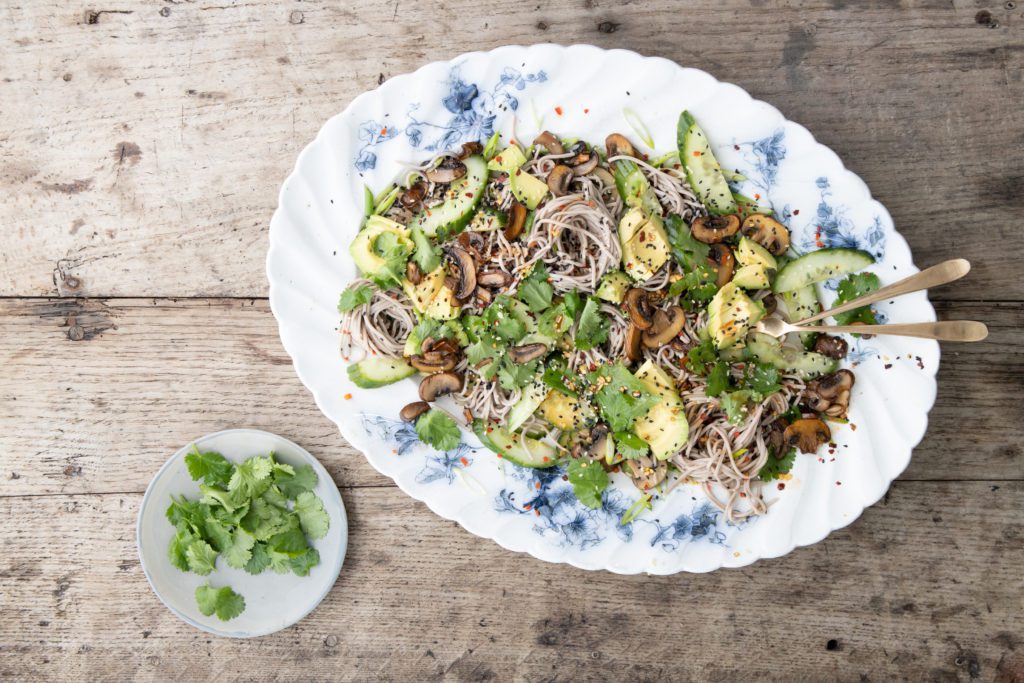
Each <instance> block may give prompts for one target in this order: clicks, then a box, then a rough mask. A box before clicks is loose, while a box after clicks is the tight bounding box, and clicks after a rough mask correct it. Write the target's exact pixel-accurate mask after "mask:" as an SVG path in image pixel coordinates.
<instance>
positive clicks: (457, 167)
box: [423, 157, 466, 183]
mask: <svg viewBox="0 0 1024 683" xmlns="http://www.w3.org/2000/svg"><path fill="white" fill-rule="evenodd" d="M423 175H424V176H426V178H427V180H429V181H430V182H432V183H450V182H452V181H453V180H456V179H458V178H461V177H462V176H464V175H466V165H465V164H464V163H462V162H461V161H459V160H458V159H456V158H455V157H445V158H444V160H443V161H441V163H440V164H439V165H438V166H437V167H436V168H432V169H430V170H429V171H424V172H423Z"/></svg>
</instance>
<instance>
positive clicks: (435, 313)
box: [423, 283, 462, 320]
mask: <svg viewBox="0 0 1024 683" xmlns="http://www.w3.org/2000/svg"><path fill="white" fill-rule="evenodd" d="M461 310H462V307H461V306H459V304H458V302H457V301H456V300H455V292H453V291H452V290H451V288H450V287H449V286H448V285H446V284H443V283H442V285H441V289H439V290H438V292H437V294H436V295H435V296H434V298H433V299H431V300H430V303H429V304H428V305H427V309H426V310H425V311H424V312H423V314H424V315H425V316H427V317H428V318H433V319H434V320H452V319H453V318H458V317H459V312H460V311H461Z"/></svg>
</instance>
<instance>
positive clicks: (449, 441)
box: [416, 408, 462, 451]
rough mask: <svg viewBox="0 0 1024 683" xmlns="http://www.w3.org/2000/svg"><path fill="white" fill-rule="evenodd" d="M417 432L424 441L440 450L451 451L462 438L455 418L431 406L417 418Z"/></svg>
mask: <svg viewBox="0 0 1024 683" xmlns="http://www.w3.org/2000/svg"><path fill="white" fill-rule="evenodd" d="M416 434H418V435H419V437H420V440H421V441H423V443H426V444H429V445H430V446H432V447H433V448H435V449H437V450H439V451H450V450H452V449H453V448H455V447H456V446H458V445H459V442H460V441H461V440H462V433H461V432H460V431H459V426H458V425H457V424H455V420H453V419H452V418H451V417H449V416H448V414H447V413H445V412H444V411H441V410H438V409H437V408H431V409H430V410H428V411H427V412H426V413H424V414H423V415H421V416H420V418H419V419H418V420H416Z"/></svg>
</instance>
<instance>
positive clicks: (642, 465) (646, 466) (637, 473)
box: [625, 455, 668, 491]
mask: <svg viewBox="0 0 1024 683" xmlns="http://www.w3.org/2000/svg"><path fill="white" fill-rule="evenodd" d="M625 470H626V474H628V475H629V478H630V479H632V480H633V483H634V484H635V485H636V487H637V488H638V489H640V490H641V491H648V490H650V489H652V488H654V487H655V486H657V485H658V484H660V483H661V482H663V481H664V480H665V477H666V476H667V475H668V463H666V462H664V461H659V460H655V459H654V458H652V457H651V456H649V455H645V456H643V457H640V458H636V459H634V460H627V461H626V466H625Z"/></svg>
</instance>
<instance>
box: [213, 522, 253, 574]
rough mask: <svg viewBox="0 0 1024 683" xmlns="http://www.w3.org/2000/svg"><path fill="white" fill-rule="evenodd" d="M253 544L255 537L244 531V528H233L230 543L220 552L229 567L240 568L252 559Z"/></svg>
mask: <svg viewBox="0 0 1024 683" xmlns="http://www.w3.org/2000/svg"><path fill="white" fill-rule="evenodd" d="M255 545H256V539H255V538H253V537H252V536H250V535H249V534H248V533H246V531H245V530H244V529H235V531H234V533H232V534H231V543H230V544H229V545H228V547H227V548H225V549H224V550H222V551H221V554H222V555H223V556H224V561H225V562H227V563H228V566H229V567H234V568H235V569H242V568H243V567H245V566H246V565H247V564H248V563H249V560H251V559H252V549H253V546H255Z"/></svg>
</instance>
